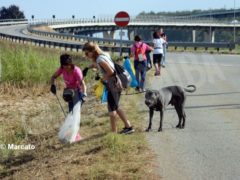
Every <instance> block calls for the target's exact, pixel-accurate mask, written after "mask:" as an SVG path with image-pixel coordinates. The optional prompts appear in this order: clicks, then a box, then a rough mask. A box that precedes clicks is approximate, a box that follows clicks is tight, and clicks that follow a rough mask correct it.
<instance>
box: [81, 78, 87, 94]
mask: <svg viewBox="0 0 240 180" xmlns="http://www.w3.org/2000/svg"><path fill="white" fill-rule="evenodd" d="M81 85H82V88H83V89H82V90H83V93H84V94H87V86H86V83H85V81H84V80H82V81H81Z"/></svg>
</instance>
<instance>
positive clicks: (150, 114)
mask: <svg viewBox="0 0 240 180" xmlns="http://www.w3.org/2000/svg"><path fill="white" fill-rule="evenodd" d="M153 114H154V110H153V109H152V108H149V124H148V128H147V129H146V131H147V132H148V131H149V130H150V129H151V128H152V118H153Z"/></svg>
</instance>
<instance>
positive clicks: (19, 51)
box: [0, 42, 59, 86]
mask: <svg viewBox="0 0 240 180" xmlns="http://www.w3.org/2000/svg"><path fill="white" fill-rule="evenodd" d="M0 46H1V52H0V53H1V63H2V79H1V81H2V82H8V83H10V84H11V85H18V86H24V85H33V84H36V83H47V82H48V81H49V79H50V77H51V74H52V73H53V72H54V71H55V70H56V68H57V67H58V66H59V61H58V58H59V54H53V53H48V52H45V51H38V50H36V49H34V48H33V47H31V46H19V45H17V46H16V45H13V44H10V43H3V42H0Z"/></svg>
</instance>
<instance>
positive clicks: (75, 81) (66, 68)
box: [51, 54, 87, 140]
mask: <svg viewBox="0 0 240 180" xmlns="http://www.w3.org/2000/svg"><path fill="white" fill-rule="evenodd" d="M60 64H61V66H60V67H59V68H58V69H57V71H56V72H55V73H54V74H53V75H52V78H51V84H52V85H51V92H52V93H53V94H55V95H56V93H57V90H56V86H55V79H56V78H57V77H59V76H60V75H63V79H64V82H65V85H66V88H65V90H64V92H67V91H68V92H73V93H72V96H71V94H70V97H69V96H68V97H67V96H66V97H65V96H64V95H63V97H64V99H65V100H66V98H67V100H66V101H67V102H68V107H69V112H70V111H72V110H73V107H74V105H75V104H76V103H77V102H79V101H80V102H81V101H83V99H84V97H86V96H87V93H86V85H85V82H84V80H83V75H82V71H81V69H80V68H79V67H77V66H76V65H74V64H73V63H72V57H71V56H70V55H69V54H63V55H61V56H60ZM66 90H67V91H66ZM68 95H69V94H68ZM79 113H81V112H79ZM80 139H81V136H80V134H78V135H77V137H76V140H80Z"/></svg>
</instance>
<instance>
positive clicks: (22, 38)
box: [0, 19, 239, 53]
mask: <svg viewBox="0 0 240 180" xmlns="http://www.w3.org/2000/svg"><path fill="white" fill-rule="evenodd" d="M4 23H5V22H4ZM145 23H146V24H145V26H148V27H150V26H157V27H158V28H159V27H160V26H161V27H162V26H164V24H165V25H166V24H167V23H168V25H172V26H176V22H165V23H163V22H158V23H159V24H157V25H156V21H152V22H145ZM147 23H148V24H147ZM161 23H162V24H161ZM170 23H172V24H170ZM177 23H178V25H179V24H181V23H182V26H186V23H184V22H177ZM202 23H203V26H206V24H208V23H207V22H202ZM16 24H17V25H16ZM190 24H192V25H197V23H194V22H191V23H189V24H188V25H189V26H190ZM221 24H222V23H216V26H217V25H220V27H221V26H223V25H221ZM198 25H199V23H198ZM208 25H209V24H208ZM39 26H40V29H39ZM41 26H50V27H53V28H55V29H60V28H63V29H68V28H69V27H70V28H85V27H87V28H86V30H89V28H95V27H97V30H100V31H102V29H101V28H106V30H109V29H108V28H109V27H112V28H117V27H116V26H115V25H114V23H113V21H112V20H110V19H108V20H102V21H100V20H91V19H88V20H87V19H82V20H74V21H73V20H44V21H42V20H41V21H31V22H28V24H27V23H26V22H25V21H23V22H22V24H20V25H19V22H8V25H6V24H3V25H2V23H1V22H0V39H4V40H8V41H12V42H16V43H24V44H26V43H27V44H32V45H36V46H43V47H48V48H61V49H62V48H64V49H65V50H70V51H74V50H75V51H79V50H81V48H82V45H83V44H84V43H85V42H86V41H93V42H96V43H98V44H99V45H100V47H101V48H103V49H104V50H106V51H112V52H119V47H120V44H121V41H120V40H118V39H112V38H96V37H90V36H84V35H76V34H69V33H67V34H66V33H59V32H49V31H46V30H45V31H44V30H41ZM131 26H132V27H134V28H136V27H138V26H139V27H141V28H144V23H143V22H141V21H135V22H133V21H132V22H130V26H129V27H131ZM226 26H229V27H228V28H232V27H233V25H232V24H229V23H227V22H226ZM235 26H236V27H235V28H238V29H239V25H236V24H235ZM196 27H197V26H196ZM84 30H85V29H84ZM94 30H95V29H94ZM103 30H104V29H103ZM122 43H123V52H126V53H128V52H129V49H130V46H131V45H132V44H133V41H131V40H123V41H122ZM147 43H151V41H149V42H147ZM168 45H169V47H174V48H175V49H177V48H178V47H184V49H186V48H188V47H193V48H194V49H195V50H196V49H197V48H200V47H201V48H204V49H205V50H207V49H208V48H209V47H212V48H215V49H217V50H219V49H220V48H228V49H229V50H230V51H231V50H232V49H234V47H235V44H234V43H231V42H229V41H228V42H221V43H220V42H217V43H213V42H211V43H210V42H171V41H169V43H168Z"/></svg>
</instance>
